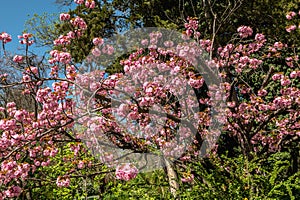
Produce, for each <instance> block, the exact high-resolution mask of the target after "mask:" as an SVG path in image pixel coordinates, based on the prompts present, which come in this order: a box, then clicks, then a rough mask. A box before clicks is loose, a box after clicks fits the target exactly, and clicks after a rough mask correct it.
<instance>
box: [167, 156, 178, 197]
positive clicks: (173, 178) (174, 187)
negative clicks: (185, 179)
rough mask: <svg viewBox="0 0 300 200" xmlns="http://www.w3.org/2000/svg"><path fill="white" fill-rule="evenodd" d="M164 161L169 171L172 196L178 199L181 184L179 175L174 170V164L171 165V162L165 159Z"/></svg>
mask: <svg viewBox="0 0 300 200" xmlns="http://www.w3.org/2000/svg"><path fill="white" fill-rule="evenodd" d="M164 161H165V165H166V169H167V175H168V179H169V185H170V191H171V194H172V195H173V196H174V198H175V199H178V196H177V191H178V190H179V184H178V182H177V181H178V177H177V173H176V172H175V170H174V168H173V164H172V163H171V161H170V160H168V159H167V158H164Z"/></svg>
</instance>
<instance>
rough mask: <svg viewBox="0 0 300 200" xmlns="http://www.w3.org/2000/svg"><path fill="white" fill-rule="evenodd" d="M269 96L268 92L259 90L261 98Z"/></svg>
mask: <svg viewBox="0 0 300 200" xmlns="http://www.w3.org/2000/svg"><path fill="white" fill-rule="evenodd" d="M267 94H268V92H267V90H265V89H262V90H258V93H257V95H258V96H260V97H263V96H266V95H267Z"/></svg>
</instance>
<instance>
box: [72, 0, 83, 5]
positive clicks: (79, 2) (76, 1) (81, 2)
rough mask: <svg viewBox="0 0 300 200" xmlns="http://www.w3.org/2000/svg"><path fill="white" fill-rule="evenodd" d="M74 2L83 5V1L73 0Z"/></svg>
mask: <svg viewBox="0 0 300 200" xmlns="http://www.w3.org/2000/svg"><path fill="white" fill-rule="evenodd" d="M74 2H75V3H77V4H83V2H84V0H74Z"/></svg>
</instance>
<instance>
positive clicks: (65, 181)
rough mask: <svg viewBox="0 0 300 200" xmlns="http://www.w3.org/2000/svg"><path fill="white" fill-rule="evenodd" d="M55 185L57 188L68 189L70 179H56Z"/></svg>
mask: <svg viewBox="0 0 300 200" xmlns="http://www.w3.org/2000/svg"><path fill="white" fill-rule="evenodd" d="M56 185H57V186H58V187H69V185H70V179H69V178H64V177H58V178H57V180H56Z"/></svg>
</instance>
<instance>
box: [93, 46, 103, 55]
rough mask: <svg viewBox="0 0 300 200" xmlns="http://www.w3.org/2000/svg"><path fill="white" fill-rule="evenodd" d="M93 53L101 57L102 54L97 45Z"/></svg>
mask: <svg viewBox="0 0 300 200" xmlns="http://www.w3.org/2000/svg"><path fill="white" fill-rule="evenodd" d="M92 54H93V55H94V56H96V57H99V56H100V55H101V51H100V49H98V48H97V47H96V48H94V49H93V50H92Z"/></svg>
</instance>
